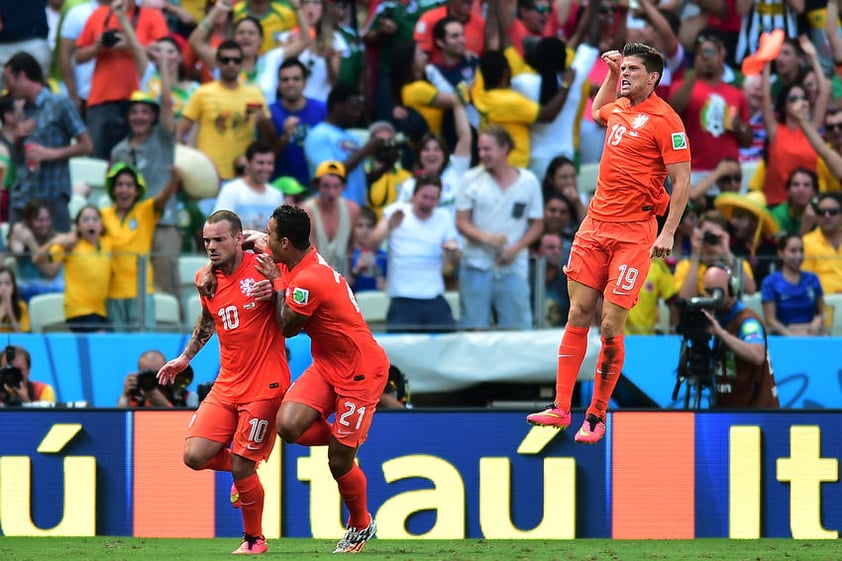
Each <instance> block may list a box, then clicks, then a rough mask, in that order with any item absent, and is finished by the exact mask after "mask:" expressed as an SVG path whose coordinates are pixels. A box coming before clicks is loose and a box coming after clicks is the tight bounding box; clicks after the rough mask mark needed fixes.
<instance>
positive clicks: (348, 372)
mask: <svg viewBox="0 0 842 561" xmlns="http://www.w3.org/2000/svg"><path fill="white" fill-rule="evenodd" d="M268 230H269V232H268V233H269V236H268V245H269V249H270V250H271V252H272V259H273V260H274V261H275V262H276V263H280V264H281V266H280V268H281V273H282V275H281V279H280V280H282V281H283V283H284V284H283V285H282V286H279V288H280V289H281V290H280V291H279V292H278V294H277V295H276V298H277V299H278V306H277V310H278V321H279V322H280V323H281V327H282V330H283V333H284V335H285V336H287V337H291V336H293V335H296V334H297V333H299V332H300V331H302V330H303V331H304V332H306V333H307V335H309V336H310V340H311V341H312V346H311V354H312V356H313V364H312V365H311V366H310V367H309V368H307V370H305V371H304V373H303V374H302V375H301V377H299V378H298V379H297V380H296V381H295V383H294V384H293V385H292V386H291V387H290V389H289V391H288V392H287V395H286V397H285V398H284V402H283V404H282V405H281V408H280V410H279V411H278V419H277V428H278V432H279V433H280V435H281V437H283V439H284V440H285V441H287V442H300V438H301V437H302V436H303V435H304V433H305V432H306V433H308V435H309V437H310V438H311V440H309V441H308V443H309V444H315V443H319V444H327V446H328V464H329V466H330V471H331V474H332V475H333V478H334V479H335V480H336V482H337V485H338V487H339V494H340V496H341V497H342V501H343V502H344V503H345V506H346V507H347V508H348V511H349V513H350V518H349V521H348V530H347V532H346V534H345V537H344V538H343V539H342V541H340V542H339V544H338V545H337V546H336V550H335V551H334V553H351V552H354V553H356V552H359V551H360V550H362V548H363V547H364V546H365V543H366V542H367V541H368V540H369V539H370V538H372V537H373V536H374V533H375V530H376V525H375V523H374V518H372V516H371V515H370V514H369V512H368V506H367V497H366V488H367V483H366V477H365V474H364V473H363V472H362V470H361V469H360V467H359V466H358V465H357V464H356V463H355V462H354V457H355V456H356V453H357V448H358V447H359V446H360V445H361V444H362V443H363V442H364V441H365V439H366V436H367V435H368V429H369V427H370V426H371V419H372V416H373V415H374V411H375V409H376V407H377V403H378V401H379V400H380V395H381V394H382V393H383V390H384V389H385V387H386V382H387V381H388V377H389V360H388V358H387V357H386V352H385V351H384V350H383V349H382V347H380V345H379V344H378V343H377V341H376V340H375V339H374V337H373V336H372V334H371V330H370V329H369V328H368V325H367V324H366V322H365V319H363V317H362V314H361V313H360V310H359V307H358V306H357V303H356V300H355V299H354V295H353V293H352V292H351V289H350V288H349V287H348V283H347V282H346V281H345V279H344V278H343V277H342V275H340V274H339V273H337V272H336V271H335V270H333V269H332V268H331V267H330V265H329V264H328V263H327V262H326V261H325V260H324V258H322V256H321V255H319V254H318V253H317V252H316V249H315V248H314V247H312V246H311V245H310V241H309V240H310V218H309V216H308V215H307V213H306V212H305V211H304V210H302V209H300V208H297V207H293V206H289V205H284V206H282V207H279V208H277V209H275V211H274V212H273V213H272V218H271V219H270V220H269V228H268ZM331 413H334V414H335V418H334V421H333V425H332V426H329V425H328V424H327V422H326V419H327V418H328V416H329V415H330V414H331ZM317 431H321V439H320V442H319V441H314V440H312V439H313V438H314V436H315V435H314V433H315V432H317Z"/></svg>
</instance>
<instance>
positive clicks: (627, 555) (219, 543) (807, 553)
mask: <svg viewBox="0 0 842 561" xmlns="http://www.w3.org/2000/svg"><path fill="white" fill-rule="evenodd" d="M238 545H239V540H238V539H235V538H216V539H148V538H130V537H95V538H52V537H50V538H17V537H11V538H10V537H5V536H3V537H0V559H2V560H3V561H76V560H80V561H81V560H84V561H136V560H137V561H147V560H148V561H159V560H162V559H166V560H167V561H204V560H216V559H231V557H230V555H231V551H233V550H234V549H236V548H237V546H238ZM335 545H336V541H335V540H314V539H304V538H286V539H280V540H274V539H273V540H269V551H268V553H266V554H265V555H263V556H261V558H264V559H265V558H268V559H294V560H295V561H307V560H309V559H326V558H327V557H328V556H332V552H333V548H334V546H335ZM363 555H364V556H365V559H366V560H367V561H381V560H382V561H412V560H416V559H417V560H424V561H427V560H438V559H441V560H446V561H474V560H482V561H497V560H499V561H511V560H522V561H606V560H609V561H625V560H627V559H628V560H638V559H646V560H647V561H652V560H656V561H657V560H663V561H695V560H711V561H713V560H721V559H725V560H728V561H739V560H746V561H777V560H781V561H784V560H786V561H814V560H816V561H839V559H840V558H842V555H840V546H839V542H838V540H816V541H812V540H791V539H760V540H728V539H708V538H704V539H697V540H606V539H578V540H477V539H465V540H377V539H375V540H372V541H371V542H369V543H368V545H367V546H366V548H365V551H364V552H363Z"/></svg>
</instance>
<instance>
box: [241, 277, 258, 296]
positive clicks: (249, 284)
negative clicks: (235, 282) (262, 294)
mask: <svg viewBox="0 0 842 561" xmlns="http://www.w3.org/2000/svg"><path fill="white" fill-rule="evenodd" d="M255 284H256V283H255V281H254V279H253V278H247V279H243V280H241V281H240V292H242V293H243V294H245V295H246V296H251V291H252V289H253V288H254V285H255Z"/></svg>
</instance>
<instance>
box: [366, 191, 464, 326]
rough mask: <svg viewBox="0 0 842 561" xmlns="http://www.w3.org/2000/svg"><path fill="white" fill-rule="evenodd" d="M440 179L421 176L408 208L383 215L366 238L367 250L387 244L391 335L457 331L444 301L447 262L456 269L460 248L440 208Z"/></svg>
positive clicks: (397, 206) (406, 204)
mask: <svg viewBox="0 0 842 561" xmlns="http://www.w3.org/2000/svg"><path fill="white" fill-rule="evenodd" d="M441 190H442V184H441V179H439V178H438V177H436V176H433V175H422V176H421V177H419V178H418V179H417V180H416V181H415V191H414V193H413V195H412V198H411V199H410V201H409V202H396V203H393V204H391V205H389V206H387V207H386V208H384V209H383V218H381V219H380V222H378V224H377V227H376V228H375V229H374V232H372V234H371V237H370V238H369V247H371V248H372V249H376V248H378V247H380V244H382V243H383V240H385V239H387V237H388V241H389V249H388V259H389V261H388V266H387V268H386V270H387V271H388V275H387V276H386V293H387V294H388V295H389V298H391V301H390V303H389V311H388V312H387V314H386V328H387V329H388V330H389V331H401V332H407V331H424V332H425V333H429V332H431V331H449V330H454V329H456V321H455V320H454V319H453V313H452V311H451V309H450V306H448V304H447V301H446V300H445V299H444V277H443V276H442V268H443V266H444V262H445V259H447V260H448V261H449V262H450V263H449V264H450V265H452V266H456V265H458V261H459V243H458V241H457V232H456V225H455V224H454V223H453V218H452V217H451V214H450V213H449V212H448V211H447V210H445V209H443V208H440V207H439V206H438V204H439V198H440V197H441Z"/></svg>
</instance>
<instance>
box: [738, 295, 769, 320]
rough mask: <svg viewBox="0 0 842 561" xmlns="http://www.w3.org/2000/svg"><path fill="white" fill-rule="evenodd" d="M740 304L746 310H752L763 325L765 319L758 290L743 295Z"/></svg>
mask: <svg viewBox="0 0 842 561" xmlns="http://www.w3.org/2000/svg"><path fill="white" fill-rule="evenodd" d="M742 302H743V305H745V307H746V308H749V309H751V310H754V311H755V312H756V313H757V315H759V316H760V317H761V318H762V319H763V321H764V323H765V321H766V318H765V317H764V316H763V303H762V302H761V301H760V291H759V290H758V291H757V292H755V293H754V294H743V297H742Z"/></svg>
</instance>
